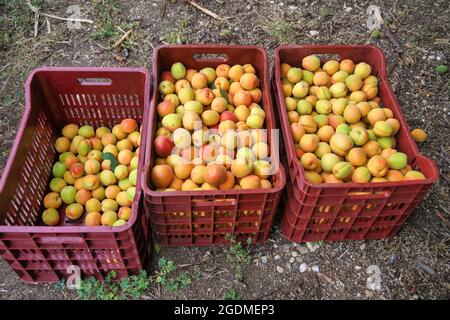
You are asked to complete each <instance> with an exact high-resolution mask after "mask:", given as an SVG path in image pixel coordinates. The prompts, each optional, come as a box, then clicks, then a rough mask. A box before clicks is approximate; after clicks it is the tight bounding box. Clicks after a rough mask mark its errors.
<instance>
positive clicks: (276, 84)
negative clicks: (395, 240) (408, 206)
mask: <svg viewBox="0 0 450 320" xmlns="http://www.w3.org/2000/svg"><path fill="white" fill-rule="evenodd" d="M311 48H313V49H314V48H317V49H326V48H331V49H334V50H340V49H369V50H375V51H376V52H377V54H379V55H380V56H381V57H382V60H383V63H382V70H381V74H383V75H385V74H386V56H385V54H384V52H383V50H381V49H380V48H379V47H377V46H374V45H345V44H337V45H332V44H331V45H330V44H315V45H282V46H278V47H276V48H275V52H274V65H273V73H272V81H271V82H272V91H274V92H273V98H274V99H277V100H279V101H284V96H283V94H282V91H281V80H280V79H279V75H280V64H281V61H280V54H279V53H280V51H281V50H289V49H311ZM382 80H383V81H384V82H385V85H386V86H387V89H388V90H390V86H389V85H388V84H387V79H386V77H385V76H383V77H382ZM394 103H397V100H396V99H395V100H394ZM280 107H282V106H280ZM399 109H400V108H399ZM285 116H286V114H285V110H281V111H280V124H281V130H282V131H283V132H285V131H287V128H286V127H285V125H286V123H285V122H286V121H285V120H286V118H285ZM405 122H406V119H405ZM285 133H287V132H285ZM288 137H290V132H289V135H288ZM291 142H292V141H291ZM291 145H293V143H289V147H291ZM287 147H288V146H285V148H287ZM413 147H414V149H415V150H414V151H415V152H416V157H418V158H422V159H423V160H425V161H428V162H429V164H430V166H431V168H432V170H433V174H432V175H431V176H430V177H425V178H426V179H424V180H403V181H387V182H370V183H354V182H345V183H320V184H312V183H310V182H309V181H308V180H307V179H303V183H304V184H305V185H306V186H307V187H308V188H311V189H315V190H319V189H332V188H338V189H342V188H343V189H358V188H361V189H373V188H381V187H391V188H392V187H397V186H398V187H400V186H412V185H428V184H433V183H435V182H436V181H437V180H438V179H439V169H438V167H437V165H436V162H435V161H434V160H433V159H431V158H429V157H427V156H425V155H423V154H421V153H420V152H419V150H418V149H417V146H416V145H415V144H414V145H413ZM285 153H287V150H285ZM286 156H287V155H286ZM286 158H287V157H286ZM287 164H288V166H290V165H291V163H290V161H289V159H288V158H287ZM292 165H294V166H297V167H298V168H299V174H300V176H301V177H302V178H304V169H303V167H301V166H300V163H299V162H298V161H295V160H294V162H293V163H292ZM351 191H352V190H349V192H351ZM361 192H363V191H361ZM369 196H370V195H369Z"/></svg>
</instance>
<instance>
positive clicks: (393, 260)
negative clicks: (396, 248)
mask: <svg viewBox="0 0 450 320" xmlns="http://www.w3.org/2000/svg"><path fill="white" fill-rule="evenodd" d="M395 261H397V255H396V254H395V253H393V254H391V256H390V257H389V262H390V263H394V262H395Z"/></svg>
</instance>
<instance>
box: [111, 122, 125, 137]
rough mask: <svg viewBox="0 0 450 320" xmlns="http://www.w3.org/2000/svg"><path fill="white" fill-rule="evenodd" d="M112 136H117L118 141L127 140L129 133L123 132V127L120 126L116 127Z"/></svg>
mask: <svg viewBox="0 0 450 320" xmlns="http://www.w3.org/2000/svg"><path fill="white" fill-rule="evenodd" d="M111 132H112V134H113V135H115V136H116V139H117V140H122V139H126V137H127V133H126V132H125V131H123V129H122V126H121V125H120V124H117V125H115V126H114V127H113V128H112V130H111Z"/></svg>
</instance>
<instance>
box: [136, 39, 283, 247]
mask: <svg viewBox="0 0 450 320" xmlns="http://www.w3.org/2000/svg"><path fill="white" fill-rule="evenodd" d="M205 55H206V56H205ZM211 55H212V57H211ZM218 55H219V57H218ZM175 62H182V63H183V64H184V65H185V66H186V68H194V69H200V68H204V67H214V68H215V67H216V66H218V65H219V64H221V63H227V64H229V65H233V64H241V65H243V64H246V63H251V64H252V65H253V66H254V67H255V69H256V74H257V76H258V78H259V79H260V80H261V90H262V92H263V99H262V102H261V105H262V107H263V108H264V111H265V113H266V128H267V129H268V130H269V133H268V138H269V147H270V145H271V144H272V143H277V142H274V141H271V139H270V136H271V135H270V131H271V130H273V129H275V128H276V126H275V118H274V114H273V113H274V112H273V109H272V100H271V99H270V83H269V67H268V58H267V54H266V52H265V50H264V49H262V48H260V47H257V46H233V45H184V46H160V47H158V48H156V50H155V51H154V53H153V62H152V65H153V79H154V82H153V90H154V91H153V92H154V93H155V94H154V95H153V98H152V101H151V103H150V118H149V127H148V130H149V132H148V136H147V138H148V143H147V149H146V156H145V159H146V161H145V165H144V170H143V171H142V182H143V185H142V187H143V191H144V199H145V204H144V206H145V210H146V211H147V214H148V216H149V219H150V223H151V228H152V235H153V240H154V241H155V242H158V243H160V244H162V245H166V246H202V245H214V244H227V243H229V241H228V240H227V239H226V236H227V234H230V235H234V236H236V239H238V240H240V241H246V240H247V239H248V238H251V239H252V242H253V243H261V242H264V241H265V240H267V238H268V236H269V233H270V229H271V226H272V221H273V217H274V215H275V212H276V209H277V206H278V202H279V199H280V194H281V191H282V189H283V188H284V185H285V174H284V169H283V166H282V165H280V166H279V170H278V172H277V173H276V174H275V175H273V176H272V186H273V187H272V188H270V189H253V190H212V191H173V192H160V191H155V190H154V188H153V186H152V185H151V181H150V177H149V176H150V172H151V168H152V167H153V161H154V159H155V154H154V150H153V145H152V141H153V140H154V137H155V131H156V128H157V120H158V115H157V113H156V105H157V103H158V102H159V100H160V99H159V95H158V84H159V79H160V76H161V73H162V72H163V71H166V70H170V67H171V65H172V64H173V63H175Z"/></svg>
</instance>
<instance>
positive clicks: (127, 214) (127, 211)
mask: <svg viewBox="0 0 450 320" xmlns="http://www.w3.org/2000/svg"><path fill="white" fill-rule="evenodd" d="M117 216H118V217H119V219H123V220H125V221H128V220H130V218H131V208H130V207H128V206H122V207H120V208H119V211H118V212H117Z"/></svg>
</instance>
